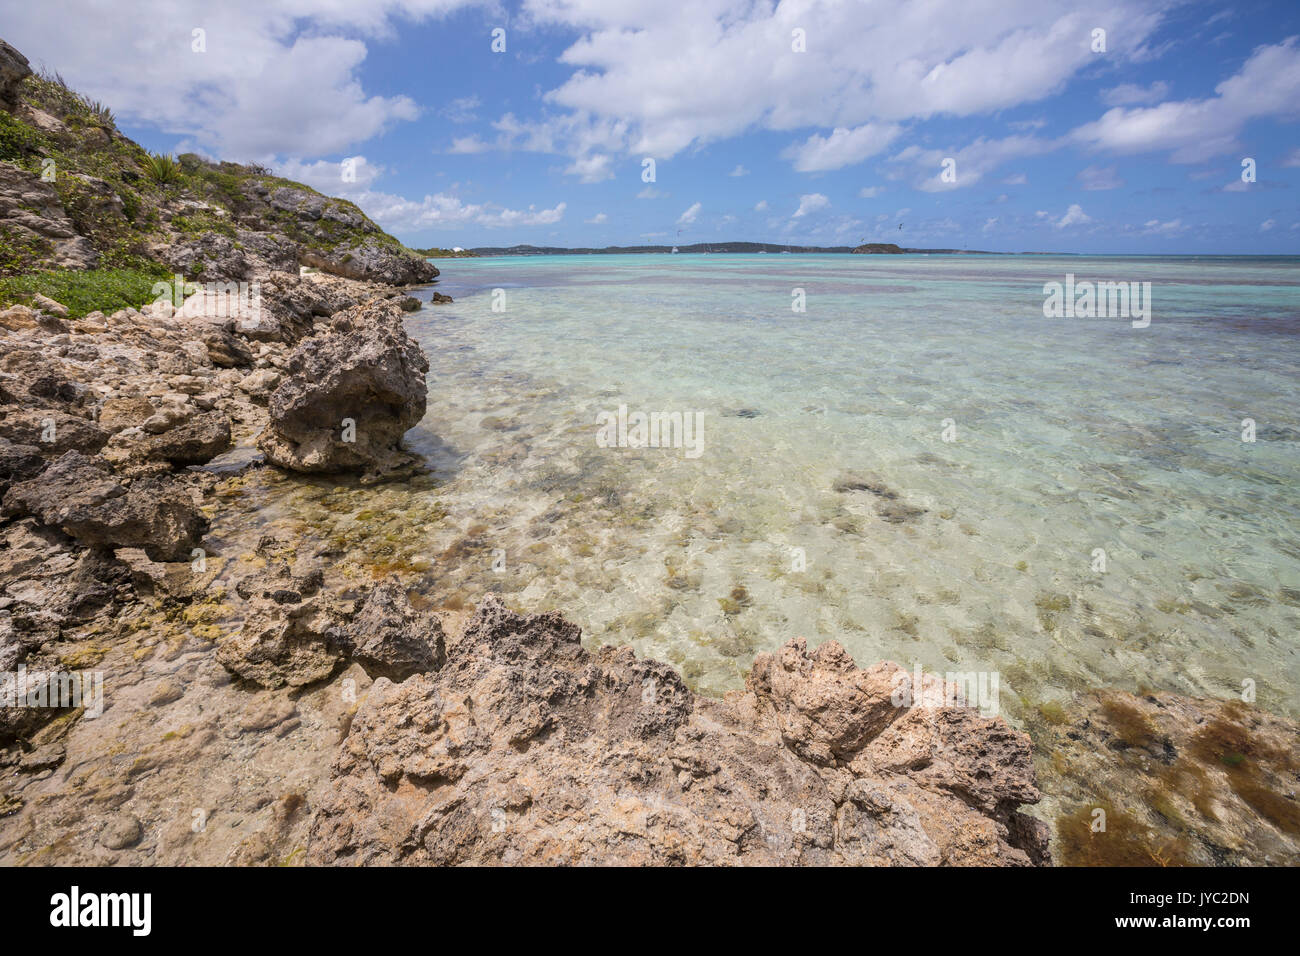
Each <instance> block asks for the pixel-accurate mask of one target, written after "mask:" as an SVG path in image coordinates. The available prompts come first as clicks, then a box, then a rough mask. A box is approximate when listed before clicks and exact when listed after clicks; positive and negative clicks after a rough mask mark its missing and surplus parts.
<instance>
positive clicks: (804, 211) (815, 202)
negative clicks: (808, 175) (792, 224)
mask: <svg viewBox="0 0 1300 956" xmlns="http://www.w3.org/2000/svg"><path fill="white" fill-rule="evenodd" d="M830 204H831V201H830V200H829V199H827V198H826V197H825V196H823V195H822V194H821V193H808V194H807V195H804V196H800V197H799V208H798V209H796V210H795V212H794V215H793V216H791V217H790V218H791V219H799V218H800V217H802V216H806V215H808V214H809V213H810V212H816V211H817V210H818V209H825V208H826V207H827V206H829V205H830Z"/></svg>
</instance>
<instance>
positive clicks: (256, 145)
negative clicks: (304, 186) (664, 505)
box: [0, 0, 1300, 254]
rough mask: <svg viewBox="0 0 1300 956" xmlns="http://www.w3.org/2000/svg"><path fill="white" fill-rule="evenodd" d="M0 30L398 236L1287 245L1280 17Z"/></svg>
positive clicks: (1254, 10)
mask: <svg viewBox="0 0 1300 956" xmlns="http://www.w3.org/2000/svg"><path fill="white" fill-rule="evenodd" d="M0 37H3V38H4V39H6V40H8V41H9V42H10V43H12V44H13V45H14V46H16V47H17V48H18V49H19V50H21V51H22V52H23V53H24V54H25V55H26V56H27V57H28V58H29V59H30V60H31V61H32V64H33V66H34V67H44V68H47V69H49V70H55V71H58V72H59V73H60V74H61V75H62V76H63V77H64V78H65V79H66V80H67V82H68V83H69V84H70V85H71V86H73V87H74V88H75V89H78V90H79V91H81V92H83V93H85V94H87V95H89V96H91V97H93V98H96V99H99V100H102V101H104V102H106V103H107V104H108V105H109V106H110V107H112V108H113V110H114V111H115V113H116V115H117V120H118V126H119V128H120V129H121V130H122V131H123V132H124V133H126V134H127V135H129V136H131V137H132V138H133V139H135V140H137V141H138V142H140V143H141V144H143V145H144V146H146V147H147V148H149V149H151V150H154V151H161V152H187V151H192V152H198V153H200V154H202V155H205V156H208V157H211V158H220V159H228V160H235V161H240V162H250V161H256V162H261V163H264V164H266V165H268V166H270V167H272V168H273V169H274V170H275V171H276V172H278V173H280V174H281V175H284V176H288V177H290V178H293V179H298V180H300V181H303V182H306V183H308V184H310V185H311V186H313V187H315V188H316V189H319V190H320V191H321V192H324V193H327V194H329V195H336V196H344V197H346V198H348V199H352V200H353V201H355V202H357V203H358V204H359V205H360V206H361V208H362V209H364V210H365V211H366V212H367V213H368V214H369V215H370V216H371V217H372V218H374V219H375V220H376V221H377V222H379V224H380V225H382V226H383V227H384V228H385V229H387V230H388V231H390V232H392V233H393V234H395V235H396V236H398V237H399V238H400V239H402V240H403V241H405V242H406V243H407V244H409V245H413V246H417V247H427V246H437V247H451V246H461V247H465V248H470V247H474V246H509V245H515V244H519V243H530V244H533V245H556V246H605V245H636V244H645V243H653V244H674V243H675V244H681V245H685V244H687V243H696V242H719V241H725V240H744V241H762V242H775V243H784V244H803V245H857V244H859V243H861V242H897V243H899V244H900V245H904V246H912V247H945V248H965V249H984V250H990V251H998V252H1019V251H1040V252H1041V251H1055V252H1080V253H1089V252H1092V253H1117V254H1118V253H1125V254H1134V253H1143V254H1178V253H1206V254H1212V253H1218V254H1300V123H1297V120H1300V3H1296V2H1295V0H1280V2H1258V3H1254V2H1249V0H1243V2H1241V3H1233V4H1229V3H1200V2H1170V0H1075V2H1056V0H908V2H903V0H845V2H818V0H800V2H780V3H776V2H773V0H767V2H742V0H521V2H510V3H499V2H477V0H373V2H365V0H226V2H222V3H221V4H213V3H211V2H209V0H140V2H136V3H106V2H102V0H99V2H91V0H42V2H38V3H31V2H30V0H21V2H18V0H0ZM900 227H901V228H900Z"/></svg>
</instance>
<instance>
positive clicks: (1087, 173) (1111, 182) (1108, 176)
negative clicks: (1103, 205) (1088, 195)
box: [1076, 166, 1124, 190]
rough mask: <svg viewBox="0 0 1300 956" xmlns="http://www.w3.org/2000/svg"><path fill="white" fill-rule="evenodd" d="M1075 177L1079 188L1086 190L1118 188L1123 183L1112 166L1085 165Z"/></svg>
mask: <svg viewBox="0 0 1300 956" xmlns="http://www.w3.org/2000/svg"><path fill="white" fill-rule="evenodd" d="M1076 178H1077V179H1078V180H1079V186H1080V188H1082V189H1088V190H1103V189H1119V188H1120V187H1121V186H1123V185H1124V180H1122V179H1120V178H1119V173H1117V172H1116V171H1115V167H1114V166H1104V167H1103V166H1085V167H1084V168H1083V169H1081V170H1079V174H1078V176H1077V177H1076Z"/></svg>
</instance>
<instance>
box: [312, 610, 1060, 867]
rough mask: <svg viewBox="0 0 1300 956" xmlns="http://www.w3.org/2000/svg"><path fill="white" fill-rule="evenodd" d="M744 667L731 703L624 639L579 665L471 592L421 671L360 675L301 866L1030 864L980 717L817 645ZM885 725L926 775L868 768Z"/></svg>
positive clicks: (994, 737)
mask: <svg viewBox="0 0 1300 956" xmlns="http://www.w3.org/2000/svg"><path fill="white" fill-rule="evenodd" d="M756 671H757V674H756V676H755V677H754V678H753V679H752V680H751V682H750V685H749V689H748V690H747V691H745V692H744V693H738V694H733V695H730V696H729V697H728V698H726V699H725V700H711V699H707V698H700V697H696V696H695V695H694V694H692V693H691V691H690V690H689V689H688V688H687V687H686V686H685V685H684V684H683V683H682V681H681V679H680V678H679V677H678V676H677V674H676V672H675V671H673V670H672V668H670V667H668V666H667V665H664V664H661V663H658V662H656V661H649V660H637V659H636V657H635V655H634V654H633V653H632V651H631V650H630V649H629V648H626V647H624V648H618V649H615V648H612V647H604V648H601V650H600V651H598V652H597V653H595V654H592V653H589V652H587V651H586V650H584V649H583V647H582V645H581V643H580V633H579V631H578V629H577V628H576V627H575V626H573V625H572V624H569V623H568V622H566V621H564V620H563V618H561V617H559V616H558V615H554V614H547V615H536V616H532V617H521V616H519V615H516V614H513V613H511V612H510V611H508V610H506V609H505V607H504V606H502V605H501V604H500V603H499V602H498V601H496V600H495V599H494V598H488V599H487V600H486V601H485V602H484V604H483V605H482V606H480V608H479V610H478V612H477V613H476V614H475V616H474V617H473V619H472V620H471V621H470V623H469V624H468V625H467V626H466V628H465V630H464V632H463V633H462V634H461V635H460V636H459V638H454V639H452V640H450V641H449V643H448V649H447V660H446V663H445V664H444V665H443V666H442V668H441V669H439V670H438V671H436V672H432V673H427V674H416V675H414V676H412V677H409V678H407V679H406V680H405V681H403V682H402V683H401V684H393V683H391V682H390V681H388V680H387V679H384V678H380V679H379V680H377V681H375V683H374V685H373V687H372V688H371V690H370V693H369V694H368V696H367V697H366V699H365V701H364V702H363V704H362V705H361V707H360V709H359V710H358V711H357V714H356V716H355V718H354V719H353V721H352V724H351V728H350V732H349V734H348V736H347V737H346V739H345V740H344V741H343V744H342V746H341V748H340V750H339V754H338V756H337V758H336V760H335V763H334V768H333V787H332V789H331V791H330V792H329V793H328V795H327V796H326V798H325V799H324V800H322V801H321V802H320V803H319V804H318V805H317V810H316V815H315V817H314V818H313V821H312V829H311V844H310V846H309V848H308V861H309V862H311V863H317V864H340V863H343V864H349V865H355V864H367V863H384V864H398V863H400V864H450V863H470V864H477V863H507V864H557V863H585V864H596V865H600V864H618V865H640V864H659V863H671V864H701V863H703V864H756V865H763V864H768V865H770V864H794V863H802V864H849V865H861V864H895V865H898V864H911V865H922V864H924V865H934V864H979V865H985V864H998V865H1021V866H1023V865H1030V864H1032V863H1038V862H1044V861H1045V860H1046V834H1045V832H1044V830H1043V829H1042V828H1041V827H1039V826H1036V825H1034V824H1033V823H1029V822H1026V821H1027V818H1024V817H1023V816H1022V815H1020V814H1018V813H1017V812H1016V807H1017V805H1018V803H1019V802H1032V801H1033V800H1036V799H1037V797H1038V794H1037V791H1036V790H1035V789H1034V788H1033V771H1032V768H1031V766H1030V763H1029V753H1030V745H1029V741H1028V738H1027V737H1025V736H1024V735H1023V734H1016V733H1014V732H1012V731H1010V730H1009V729H1008V728H1007V727H1006V725H1005V724H1004V723H1003V722H1002V721H1001V720H1000V719H984V718H980V717H979V716H978V715H977V714H976V713H975V712H973V711H970V710H968V709H966V708H964V707H953V706H946V705H940V706H932V705H930V704H925V703H918V704H916V705H914V706H894V704H893V702H892V699H891V691H892V689H893V688H892V686H891V685H892V683H893V682H892V680H886V677H887V675H890V674H893V673H895V672H896V671H897V669H896V668H894V667H893V666H892V665H879V666H877V667H874V668H868V669H867V670H866V671H860V670H858V669H857V668H855V667H854V666H853V664H852V661H851V660H850V659H849V658H848V656H847V655H846V654H845V653H844V651H843V649H842V648H840V647H839V646H838V645H836V644H834V643H829V644H826V645H822V648H819V649H818V650H817V651H815V652H813V653H812V654H809V653H808V652H807V650H806V648H805V647H804V646H803V645H802V644H801V643H792V644H789V645H786V647H785V648H783V649H782V650H781V652H780V653H779V655H777V657H775V658H773V657H771V656H769V655H759V658H758V661H757V662H756ZM922 711H925V712H927V713H924V714H923V713H921V712H922ZM891 714H892V719H890V715H891ZM958 725H960V726H961V728H962V732H963V733H964V734H966V735H968V736H967V737H965V738H963V739H962V741H961V742H960V746H958V747H957V749H956V750H955V751H954V750H953V747H952V745H953V740H952V738H951V736H948V735H946V734H945V732H944V731H943V730H942V729H941V728H943V727H945V726H949V727H956V726H958ZM894 727H897V728H898V733H900V734H903V733H906V734H907V735H908V736H915V737H916V738H917V739H916V740H915V741H914V742H913V743H912V744H910V745H909V746H908V747H906V748H904V749H911V750H915V751H917V752H927V753H929V754H930V755H931V764H930V765H929V766H926V765H925V764H924V763H918V764H916V765H914V766H913V765H906V766H894V767H892V768H891V769H888V770H883V769H879V768H875V767H873V766H871V765H870V763H869V762H868V761H867V760H866V759H865V757H864V755H865V753H866V752H867V751H868V750H870V748H871V747H872V745H873V744H874V743H875V742H876V741H878V740H880V738H881V737H882V735H883V734H884V733H886V732H888V731H889V730H890V729H891V728H894ZM936 728H940V729H939V730H936ZM800 734H806V735H807V737H806V739H805V738H804V737H799V736H797V735H800ZM790 735H796V737H795V739H794V740H791V739H788V738H789V737H790ZM792 742H793V743H797V744H798V747H797V749H796V747H794V746H791V743H792ZM899 743H900V742H895V744H894V745H891V746H889V747H887V748H883V749H882V754H884V753H896V752H899V751H898V745H899ZM804 754H808V755H811V757H812V758H813V759H810V758H809V757H808V756H804ZM1000 761H1008V763H1002V762H1000ZM931 766H932V767H935V768H936V769H934V770H933V771H932V772H928V771H929V770H930V767H931ZM972 795H973V796H974V798H975V799H974V805H973V804H972V802H970V799H969V798H970V797H972Z"/></svg>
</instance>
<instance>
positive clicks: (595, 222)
mask: <svg viewBox="0 0 1300 956" xmlns="http://www.w3.org/2000/svg"><path fill="white" fill-rule="evenodd" d="M608 219H609V217H608V216H606V215H605V214H604V213H603V212H598V213H596V215H594V216H592V217H591V218H590V219H584V220H582V221H583V222H585V223H586V224H587V225H589V226H599V225H600V224H601V223H603V222H605V221H607V220H608Z"/></svg>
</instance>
